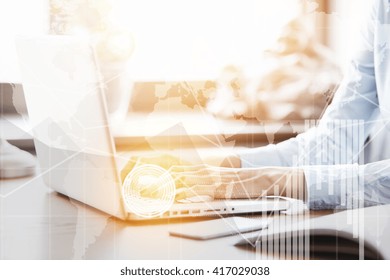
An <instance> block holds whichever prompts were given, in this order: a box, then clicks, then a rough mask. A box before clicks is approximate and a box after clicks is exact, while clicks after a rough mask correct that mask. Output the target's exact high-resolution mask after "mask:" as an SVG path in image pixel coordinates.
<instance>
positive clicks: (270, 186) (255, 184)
mask: <svg viewBox="0 0 390 280" xmlns="http://www.w3.org/2000/svg"><path fill="white" fill-rule="evenodd" d="M171 172H172V175H173V177H174V178H175V180H176V184H177V186H178V189H177V195H176V198H177V199H183V198H188V197H194V196H204V195H207V196H210V197H212V198H226V199H229V198H258V197H262V196H272V195H276V196H288V197H292V198H297V199H305V193H306V192H305V188H306V187H305V180H304V173H303V171H302V170H301V169H299V168H292V167H261V168H221V167H215V166H210V165H201V166H193V167H189V168H185V169H183V170H180V171H178V172H175V170H174V169H172V171H171Z"/></svg>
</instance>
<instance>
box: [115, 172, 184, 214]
mask: <svg viewBox="0 0 390 280" xmlns="http://www.w3.org/2000/svg"><path fill="white" fill-rule="evenodd" d="M122 192H123V193H122V194H123V198H124V201H125V205H126V208H127V210H128V211H130V212H132V213H134V214H136V215H138V216H141V217H146V218H153V217H157V216H160V215H161V214H163V213H164V212H166V211H167V210H169V208H171V206H172V204H173V203H174V201H175V195H176V186H175V181H174V179H173V178H172V176H171V174H170V173H169V172H168V171H167V170H165V169H164V168H162V167H160V166H158V165H153V164H143V165H140V166H137V167H135V168H133V169H132V170H131V171H130V173H129V174H127V176H126V178H125V181H124V182H123V188H122Z"/></svg>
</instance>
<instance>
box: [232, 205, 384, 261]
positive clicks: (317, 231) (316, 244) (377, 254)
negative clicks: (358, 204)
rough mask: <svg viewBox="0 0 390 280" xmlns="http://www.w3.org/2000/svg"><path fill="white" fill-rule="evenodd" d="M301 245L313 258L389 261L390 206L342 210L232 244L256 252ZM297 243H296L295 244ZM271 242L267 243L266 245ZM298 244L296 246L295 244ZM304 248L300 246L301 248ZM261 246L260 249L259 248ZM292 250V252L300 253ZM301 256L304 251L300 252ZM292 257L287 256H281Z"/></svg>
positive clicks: (273, 228)
mask: <svg viewBox="0 0 390 280" xmlns="http://www.w3.org/2000/svg"><path fill="white" fill-rule="evenodd" d="M293 239H295V242H296V243H295V245H296V244H300V245H302V244H305V245H306V246H308V247H306V248H305V249H308V251H307V254H306V256H308V257H310V258H314V259H362V258H364V259H387V260H388V259H390V205H382V206H375V207H368V208H360V209H354V210H347V211H342V212H339V213H336V214H331V215H327V216H323V217H319V218H313V219H311V220H309V221H306V222H305V221H301V222H299V223H293V224H291V226H290V227H285V228H278V229H276V228H275V227H272V225H270V227H269V229H267V230H263V231H261V232H259V233H258V234H252V236H245V238H244V237H243V238H242V239H241V240H240V241H239V242H238V243H237V244H236V245H245V244H246V245H248V244H252V245H253V246H255V244H256V248H257V250H259V253H260V252H264V251H262V250H263V249H264V246H267V245H268V249H269V247H270V244H271V243H272V244H273V245H272V246H273V248H275V247H276V245H277V248H279V249H280V248H281V246H282V244H283V246H285V245H286V244H289V246H288V247H289V248H290V249H291V250H293V249H294V248H293V247H294V246H293V245H294V243H293V242H292V240H293ZM297 240H299V241H298V242H297ZM270 242H271V243H270ZM299 242H300V243H299ZM305 245H304V246H305ZM262 247H263V248H262ZM305 249H302V248H295V249H294V250H301V253H302V251H303V250H305ZM303 254H304V252H303ZM287 255H288V256H290V257H291V256H292V254H291V253H288V254H286V252H284V253H283V254H282V258H283V257H284V256H287ZM278 256H280V254H278Z"/></svg>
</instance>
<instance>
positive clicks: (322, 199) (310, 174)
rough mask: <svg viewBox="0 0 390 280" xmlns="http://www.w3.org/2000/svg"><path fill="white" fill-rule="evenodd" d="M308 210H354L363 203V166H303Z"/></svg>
mask: <svg viewBox="0 0 390 280" xmlns="http://www.w3.org/2000/svg"><path fill="white" fill-rule="evenodd" d="M302 168H303V170H304V173H305V180H306V189H307V206H308V207H309V209H315V210H320V209H354V208H358V207H363V205H364V191H363V188H364V167H363V166H360V165H358V164H347V165H320V166H304V167H302Z"/></svg>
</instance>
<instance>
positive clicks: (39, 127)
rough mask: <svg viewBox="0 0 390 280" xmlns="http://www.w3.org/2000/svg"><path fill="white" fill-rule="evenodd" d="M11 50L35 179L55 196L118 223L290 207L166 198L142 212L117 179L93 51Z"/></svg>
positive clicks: (57, 41)
mask: <svg viewBox="0 0 390 280" xmlns="http://www.w3.org/2000/svg"><path fill="white" fill-rule="evenodd" d="M16 48H17V53H18V57H19V63H20V69H21V74H22V84H23V88H24V94H25V99H26V104H27V109H28V115H29V121H30V124H31V126H32V127H33V135H34V145H35V149H36V153H37V158H38V161H39V164H40V167H41V176H42V177H43V180H44V182H45V183H46V184H47V186H49V187H50V188H52V189H54V190H55V191H57V192H59V193H61V194H64V195H66V196H68V197H70V198H72V199H75V200H78V201H80V202H82V203H85V204H87V205H89V206H92V207H94V208H96V209H99V210H101V211H103V212H105V213H108V214H110V215H113V216H115V217H118V218H120V219H123V220H145V219H162V218H164V219H165V218H176V217H194V216H209V215H232V214H241V213H253V212H270V211H282V210H286V209H287V208H288V205H289V202H288V201H285V200H282V199H258V200H249V199H243V200H241V199H236V200H212V201H198V202H193V203H180V202H175V200H172V203H171V205H169V207H168V208H166V209H164V211H160V212H158V211H157V214H156V212H154V213H153V215H147V214H142V215H140V213H139V212H137V211H134V207H131V206H132V204H131V203H132V200H131V199H130V200H129V197H127V196H126V195H127V194H128V192H125V191H124V187H125V186H124V185H123V184H122V182H121V179H120V170H119V169H120V168H119V167H118V160H122V161H123V160H124V158H123V157H121V155H120V154H117V153H116V150H115V145H114V139H113V137H112V133H111V131H110V125H109V118H108V113H107V108H106V103H105V98H104V95H103V93H104V88H103V87H102V84H101V78H100V72H99V67H98V63H97V60H96V57H95V54H94V49H93V47H92V46H91V45H90V44H89V43H88V41H86V40H82V39H80V38H76V37H72V36H41V37H29V38H26V37H23V38H17V39H16ZM129 152H130V153H131V151H129ZM129 201H130V202H129ZM141 202H142V201H141ZM187 202H188V201H187ZM129 203H130V204H129ZM146 203H147V202H146Z"/></svg>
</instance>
